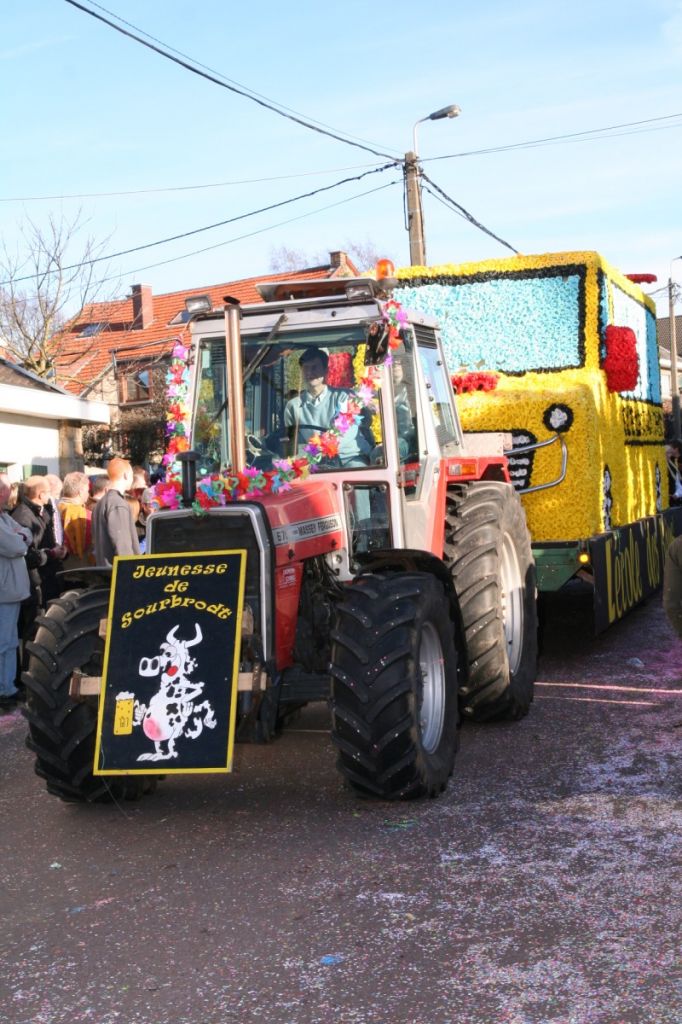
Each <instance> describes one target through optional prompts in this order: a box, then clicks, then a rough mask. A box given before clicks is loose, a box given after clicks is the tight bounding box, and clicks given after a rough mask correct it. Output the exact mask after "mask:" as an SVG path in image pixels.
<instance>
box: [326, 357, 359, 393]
mask: <svg viewBox="0 0 682 1024" xmlns="http://www.w3.org/2000/svg"><path fill="white" fill-rule="evenodd" d="M326 379H327V384H328V385H329V387H330V388H352V387H353V357H352V356H351V354H350V352H332V353H331V354H330V356H329V368H328V370H327V378H326Z"/></svg>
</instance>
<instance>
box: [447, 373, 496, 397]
mask: <svg viewBox="0 0 682 1024" xmlns="http://www.w3.org/2000/svg"><path fill="white" fill-rule="evenodd" d="M499 379H500V375H499V373H490V372H488V371H484V372H478V371H476V372H472V373H453V375H452V377H451V378H450V380H451V381H452V386H453V388H454V389H455V392H456V393H457V394H458V395H463V394H465V393H467V392H469V391H494V390H495V388H496V387H497V382H498V380H499Z"/></svg>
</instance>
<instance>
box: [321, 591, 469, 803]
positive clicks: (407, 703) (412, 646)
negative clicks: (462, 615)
mask: <svg viewBox="0 0 682 1024" xmlns="http://www.w3.org/2000/svg"><path fill="white" fill-rule="evenodd" d="M454 637H455V625H454V622H453V619H452V616H451V614H450V599H449V598H448V596H447V595H446V593H445V588H444V587H443V584H442V583H441V582H440V581H439V580H437V579H435V577H433V576H431V575H429V574H428V573H395V574H390V575H389V574H386V575H367V576H361V577H359V578H358V579H357V580H356V581H355V582H354V583H352V584H350V585H349V586H348V588H347V590H346V593H345V595H344V596H343V597H342V598H341V599H340V600H339V601H338V603H337V606H336V623H335V628H334V629H333V631H332V651H331V677H332V686H331V704H332V738H333V741H334V744H335V745H336V748H337V750H338V767H339V770H340V771H341V773H342V775H343V776H344V777H345V779H346V780H347V782H348V783H349V785H350V786H351V787H352V788H353V789H355V790H356V791H357V792H359V793H361V794H364V795H370V796H376V797H380V798H382V799H384V800H395V799H412V798H415V797H423V796H430V797H433V796H437V795H438V794H439V793H441V792H442V791H443V790H444V789H445V787H446V785H447V782H448V779H449V777H450V775H451V774H452V769H453V764H454V760H455V754H456V751H457V744H458V725H459V720H458V717H459V716H458V706H457V687H458V662H457V652H456V649H455V641H454Z"/></svg>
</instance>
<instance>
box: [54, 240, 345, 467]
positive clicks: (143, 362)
mask: <svg viewBox="0 0 682 1024" xmlns="http://www.w3.org/2000/svg"><path fill="white" fill-rule="evenodd" d="M329 255H330V259H329V263H328V264H324V265H322V266H317V267H309V268H307V269H305V270H299V271H289V272H284V273H277V274H264V275H258V276H256V277H248V278H243V279H242V280H239V281H226V282H223V283H222V284H214V285H210V286H208V287H203V288H189V289H186V290H182V291H175V292H166V293H164V294H161V295H154V293H153V291H152V288H151V286H150V285H148V284H135V285H133V286H132V288H131V293H130V295H128V296H127V297H126V298H124V299H115V300H112V301H109V302H95V303H92V304H91V305H89V306H86V307H85V308H84V309H83V311H82V312H81V313H80V314H79V316H78V317H77V319H76V320H75V321H73V322H71V323H70V324H69V325H68V329H67V330H66V331H65V332H64V334H63V335H62V338H61V340H60V344H59V354H58V356H57V358H56V360H55V370H56V381H55V382H56V383H58V384H59V385H60V386H61V387H62V388H65V389H66V390H67V391H70V392H72V393H73V394H74V395H78V396H79V397H80V398H89V399H95V400H98V401H102V402H106V403H107V404H108V405H109V406H110V410H111V427H110V432H109V431H108V430H107V429H106V428H101V429H99V430H90V432H89V437H88V438H84V449H85V452H86V461H87V460H88V458H89V459H90V461H93V460H94V459H96V458H97V455H98V450H99V451H100V452H101V451H103V450H104V449H105V448H106V449H107V451H108V450H109V449H110V448H113V450H114V451H115V452H116V453H121V454H125V455H128V456H129V457H131V458H132V459H133V461H134V462H144V463H147V462H148V461H149V460H150V458H151V459H152V461H157V459H159V458H160V457H161V455H162V454H163V447H164V434H163V430H164V425H165V374H166V367H167V364H168V361H169V358H170V353H171V351H172V349H173V346H174V345H175V343H176V342H177V341H184V342H185V343H186V342H187V340H188V338H189V324H188V320H189V316H188V313H187V311H186V309H185V299H187V298H189V297H191V296H194V295H208V296H209V298H210V299H211V302H212V303H213V306H214V308H216V307H221V306H222V304H223V297H224V296H225V295H231V296H233V297H234V298H236V299H238V300H239V302H241V303H242V304H250V303H258V302H262V301H263V300H262V298H261V296H260V295H259V293H258V291H257V290H256V285H257V284H260V283H262V282H277V281H289V280H300V279H302V278H317V279H323V278H333V277H354V276H357V273H358V271H357V268H356V267H355V266H354V264H353V263H352V262H351V261H350V260H349V259H348V256H347V255H346V253H345V252H342V251H336V252H332V253H330V254H329Z"/></svg>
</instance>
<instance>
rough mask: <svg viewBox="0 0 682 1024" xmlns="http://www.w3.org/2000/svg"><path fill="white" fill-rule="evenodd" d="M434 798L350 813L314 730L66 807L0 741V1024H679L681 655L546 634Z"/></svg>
mask: <svg viewBox="0 0 682 1024" xmlns="http://www.w3.org/2000/svg"><path fill="white" fill-rule="evenodd" d="M546 634H547V635H546V640H545V647H544V651H543V655H542V659H541V664H540V682H539V685H538V687H537V698H536V701H535V703H534V705H533V708H532V710H531V713H530V715H529V716H528V718H526V719H525V720H524V721H523V722H520V723H517V724H513V725H493V726H485V727H483V726H471V725H468V726H465V728H464V729H463V731H462V744H461V749H460V753H459V755H458V760H457V765H456V771H455V775H454V777H453V779H452V781H451V784H450V787H449V789H448V791H447V793H446V794H445V796H444V797H443V798H441V799H439V800H435V801H427V802H421V803H407V804H387V803H377V802H370V801H361V800H358V799H357V798H356V797H354V796H353V795H352V794H350V793H349V792H348V791H346V790H345V789H344V788H343V785H342V783H341V780H340V777H339V776H338V775H337V773H336V771H335V767H334V754H333V751H332V747H331V743H330V740H329V735H328V731H327V718H326V712H325V709H324V708H322V707H321V706H314V707H310V708H308V709H306V711H305V712H304V713H303V715H302V717H301V719H300V720H299V722H297V723H296V726H295V727H294V728H292V729H290V730H289V731H288V732H287V733H286V734H285V735H284V736H283V737H282V738H281V739H280V740H279V741H278V742H276V743H275V744H272V745H270V746H267V747H253V746H241V747H239V748H238V752H237V770H236V771H235V772H234V774H233V775H231V776H228V777H224V776H223V777H220V776H203V777H197V776H194V777H176V778H173V779H168V780H167V781H166V782H164V783H163V784H162V785H161V787H160V788H159V790H158V791H157V793H156V794H154V795H153V796H151V797H149V798H147V799H145V800H144V801H142V802H141V803H138V804H125V805H121V806H118V805H116V806H110V807H99V806H95V807H80V806H73V805H66V804H62V803H60V802H59V801H57V800H55V799H54V798H53V797H50V796H48V795H47V793H46V792H45V790H44V788H43V783H42V782H41V781H40V780H39V779H38V778H36V777H35V776H34V775H33V771H32V758H31V755H30V754H29V753H28V752H27V751H26V750H25V748H24V745H23V741H24V734H25V727H24V723H23V719H21V718H20V716H19V715H18V714H13V715H11V716H4V717H2V718H0V822H1V823H2V824H1V835H0V881H1V883H2V888H1V889H0V910H1V926H0V1021H2V1024H81V1022H92V1024H232V1022H239V1024H251V1022H254V1024H255V1022H256V1021H258V1022H259V1024H451V1022H452V1024H455V1022H457V1024H679V1022H680V1021H681V1020H682V988H681V969H680V958H679V940H680V935H681V934H682V928H681V920H680V918H681V916H682V914H681V910H680V905H681V902H682V901H681V900H680V877H681V876H682V872H681V871H680V852H681V844H680V834H681V832H682V801H681V800H680V793H681V788H682V787H681V778H682V775H681V772H680V746H681V741H682V681H681V680H682V663H681V655H682V643H680V642H679V641H678V640H677V639H675V638H674V637H673V634H672V632H671V631H670V630H669V628H668V627H667V625H666V624H665V622H664V620H663V616H662V613H661V610H660V606H659V603H658V601H651V602H650V603H649V604H647V605H646V606H644V607H642V608H640V609H638V610H637V611H636V612H635V613H633V614H631V615H630V617H629V618H628V619H627V620H626V621H625V622H623V623H621V624H619V625H617V626H615V627H614V628H612V629H611V630H610V631H609V632H608V633H607V634H604V635H602V636H601V637H599V638H597V639H593V638H592V637H591V636H590V625H589V616H588V607H587V605H586V603H585V602H584V600H583V599H582V598H580V597H577V596H576V597H575V598H574V599H572V600H569V601H563V602H561V603H556V602H555V603H554V604H553V605H552V607H551V608H550V609H549V612H548V627H547V631H546Z"/></svg>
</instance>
